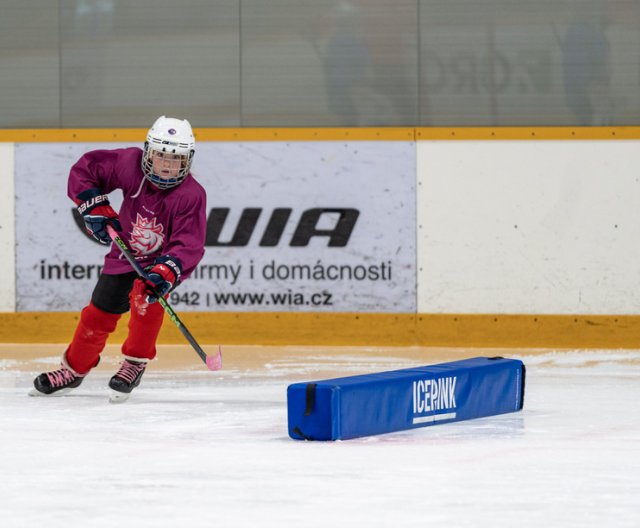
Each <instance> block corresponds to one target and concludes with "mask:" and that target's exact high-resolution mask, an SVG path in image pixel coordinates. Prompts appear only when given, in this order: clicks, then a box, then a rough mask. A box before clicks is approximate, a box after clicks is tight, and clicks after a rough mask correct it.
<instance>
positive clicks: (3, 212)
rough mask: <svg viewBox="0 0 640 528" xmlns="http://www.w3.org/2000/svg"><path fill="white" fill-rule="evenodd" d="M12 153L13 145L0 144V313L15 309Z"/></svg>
mask: <svg viewBox="0 0 640 528" xmlns="http://www.w3.org/2000/svg"><path fill="white" fill-rule="evenodd" d="M13 153H14V150H13V143H0V260H1V266H0V312H12V311H14V310H15V307H16V288H15V275H16V269H15V261H16V253H15V251H16V239H15V212H14V204H15V194H14V188H13V173H14V154H13Z"/></svg>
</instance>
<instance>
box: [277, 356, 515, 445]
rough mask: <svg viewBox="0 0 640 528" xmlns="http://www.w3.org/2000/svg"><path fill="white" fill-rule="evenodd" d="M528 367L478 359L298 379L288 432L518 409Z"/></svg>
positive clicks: (344, 435)
mask: <svg viewBox="0 0 640 528" xmlns="http://www.w3.org/2000/svg"><path fill="white" fill-rule="evenodd" d="M524 372H525V370H524V365H523V363H522V362H521V361H519V360H514V359H504V358H486V357H478V358H471V359H465V360H462V361H454V362H451V363H441V364H438V365H430V366H424V367H417V368H411V369H402V370H393V371H388V372H378V373H375V374H366V375H362V376H350V377H346V378H335V379H329V380H321V381H313V382H305V383H295V384H292V385H290V386H289V387H288V389H287V407H288V421H289V436H291V438H294V439H298V440H302V439H307V440H340V439H343V440H346V439H349V438H357V437H362V436H369V435H376V434H382V433H389V432H392V431H402V430H406V429H414V428H418V427H425V426H428V425H435V424H438V423H447V422H454V421H461V420H469V419H471V418H480V417H482V416H491V415H496V414H503V413H508V412H515V411H518V410H520V409H521V408H522V404H523V397H524ZM310 384H315V387H311V388H312V389H313V390H310V387H309V385H310Z"/></svg>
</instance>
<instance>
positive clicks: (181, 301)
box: [15, 142, 416, 313]
mask: <svg viewBox="0 0 640 528" xmlns="http://www.w3.org/2000/svg"><path fill="white" fill-rule="evenodd" d="M120 146H130V145H129V144H127V145H122V144H116V143H110V144H97V143H88V144H82V143H73V144H61V143H60V144H57V143H50V144H18V145H16V159H15V165H16V166H15V171H16V179H15V181H16V189H15V190H16V238H17V256H16V259H17V266H16V268H17V269H16V274H17V310H18V311H73V310H78V309H80V308H82V307H83V306H84V305H86V304H87V302H88V301H89V299H90V295H91V291H92V290H93V286H94V284H95V281H96V279H97V276H98V274H99V272H100V268H101V265H102V259H103V257H104V255H105V254H106V249H105V247H104V246H100V245H99V244H97V243H96V242H94V241H93V240H91V239H90V238H89V237H88V236H85V234H83V232H82V231H81V230H80V227H79V225H78V224H77V222H76V221H75V220H74V216H73V210H74V209H73V204H72V202H71V201H70V200H69V199H68V198H67V196H66V186H67V175H68V172H69V169H70V167H71V166H72V165H73V163H74V162H75V161H76V160H77V159H78V158H79V157H80V156H81V155H82V154H83V153H84V152H87V151H89V150H94V149H97V148H117V147H120ZM415 148H416V147H415V143H412V142H351V143H345V142H318V143H312V142H292V143H284V142H282V143H277V142H250V143H204V142H203V143H199V144H198V147H197V151H196V156H195V158H194V166H193V173H194V175H195V177H196V178H197V179H198V181H199V182H200V183H202V185H203V186H204V187H205V189H206V191H207V196H208V200H207V202H208V205H207V209H208V214H207V219H208V223H207V241H206V252H205V256H204V258H203V260H202V261H201V263H200V265H199V266H198V268H197V269H196V270H195V272H194V274H193V275H192V276H191V278H190V279H189V280H187V281H186V282H185V283H184V284H182V285H181V286H180V287H179V288H178V289H177V290H176V291H175V292H173V293H172V294H171V299H170V300H171V302H172V304H173V305H174V306H175V307H176V309H178V310H189V311H333V312H352V311H353V312H404V313H411V312H415V310H416V297H415V287H416V267H415V261H416V247H415V239H416V233H415V214H416V210H415V172H416V166H415V163H416V162H415V159H416V155H415ZM119 194H120V193H119V192H116V193H113V195H112V196H111V197H110V198H111V201H112V203H114V204H116V205H115V208H116V209H117V206H118V205H119V203H120V202H121V196H119Z"/></svg>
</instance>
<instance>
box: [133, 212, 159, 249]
mask: <svg viewBox="0 0 640 528" xmlns="http://www.w3.org/2000/svg"><path fill="white" fill-rule="evenodd" d="M163 231H164V228H163V227H162V224H157V223H156V219H155V217H154V218H152V219H151V220H149V219H148V218H145V217H144V216H142V215H141V214H140V213H138V214H137V218H136V223H135V224H133V230H132V231H131V239H130V240H129V246H130V247H131V249H132V250H133V251H134V252H135V254H136V255H150V254H151V253H154V252H155V251H158V250H159V249H160V247H162V242H164V234H163Z"/></svg>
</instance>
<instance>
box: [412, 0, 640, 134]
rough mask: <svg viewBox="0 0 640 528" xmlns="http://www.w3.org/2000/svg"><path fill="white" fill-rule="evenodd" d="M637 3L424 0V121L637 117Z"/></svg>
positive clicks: (582, 121) (584, 121)
mask: <svg viewBox="0 0 640 528" xmlns="http://www.w3.org/2000/svg"><path fill="white" fill-rule="evenodd" d="M639 6H640V3H639V2H637V1H628V0H567V1H558V0H537V1H535V2H531V1H529V0H527V1H525V0H508V1H507V0H493V1H477V0H450V1H448V2H441V1H438V0H423V1H422V2H421V3H420V71H421V77H420V109H421V123H422V124H424V125H614V124H615V125H624V124H633V123H636V124H637V123H638V121H639V118H640V107H639V105H638V103H639V101H638V95H637V94H638V75H639V71H640V70H639V68H638V62H639V59H638V57H639V55H638V49H639V47H640V32H639V31H638V28H639V25H640V23H639V22H640V19H639V17H638V16H639V14H640V12H639V9H638V8H639Z"/></svg>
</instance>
